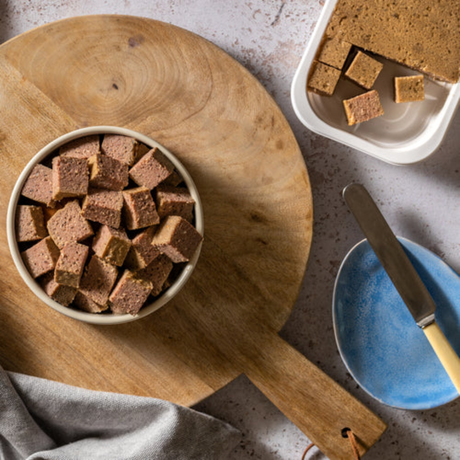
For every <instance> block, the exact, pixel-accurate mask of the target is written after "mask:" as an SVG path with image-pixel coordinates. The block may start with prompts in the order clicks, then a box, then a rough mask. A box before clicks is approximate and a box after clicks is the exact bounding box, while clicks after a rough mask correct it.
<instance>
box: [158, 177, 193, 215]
mask: <svg viewBox="0 0 460 460" xmlns="http://www.w3.org/2000/svg"><path fill="white" fill-rule="evenodd" d="M156 204H157V212H158V215H159V216H160V219H163V217H166V216H181V217H183V218H184V219H187V220H188V221H191V220H192V219H193V206H194V204H195V200H194V199H193V198H192V197H191V195H190V192H189V191H188V190H187V189H186V188H179V187H171V186H169V185H163V184H160V185H159V186H158V188H157V195H156Z"/></svg>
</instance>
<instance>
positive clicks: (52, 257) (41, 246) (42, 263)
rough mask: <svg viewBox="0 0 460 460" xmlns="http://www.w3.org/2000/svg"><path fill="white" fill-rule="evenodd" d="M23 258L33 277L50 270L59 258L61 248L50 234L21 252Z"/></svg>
mask: <svg viewBox="0 0 460 460" xmlns="http://www.w3.org/2000/svg"><path fill="white" fill-rule="evenodd" d="M21 256H22V260H23V261H24V265H25V266H26V268H27V270H28V271H29V273H30V274H31V276H32V278H38V277H39V276H41V275H44V274H45V273H48V272H50V271H51V270H53V269H54V267H55V266H56V262H57V260H58V259H59V249H58V247H57V246H56V245H55V244H54V242H53V240H52V239H51V238H50V237H49V236H48V237H46V238H44V239H43V240H41V241H40V242H38V243H37V244H35V245H34V246H32V247H31V248H29V249H27V250H26V251H24V252H22V253H21Z"/></svg>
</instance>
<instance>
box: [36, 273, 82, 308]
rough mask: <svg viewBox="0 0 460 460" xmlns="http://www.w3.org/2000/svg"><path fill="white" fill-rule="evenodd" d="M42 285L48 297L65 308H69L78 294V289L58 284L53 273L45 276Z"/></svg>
mask: <svg viewBox="0 0 460 460" xmlns="http://www.w3.org/2000/svg"><path fill="white" fill-rule="evenodd" d="M40 284H41V286H42V288H43V290H44V291H45V293H46V295H48V296H49V297H51V298H52V299H53V300H55V301H56V302H57V303H60V304H61V305H63V306H64V307H68V306H69V305H70V304H71V303H72V302H73V300H74V298H75V295H76V294H77V289H76V288H74V287H70V286H65V285H63V284H59V283H57V282H56V280H55V279H54V274H53V273H48V274H47V275H45V276H44V277H43V279H42V280H41V283H40Z"/></svg>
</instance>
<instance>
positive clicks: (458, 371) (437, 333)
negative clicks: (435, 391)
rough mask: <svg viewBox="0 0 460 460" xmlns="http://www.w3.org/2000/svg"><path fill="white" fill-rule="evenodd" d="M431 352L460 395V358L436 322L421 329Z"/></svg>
mask: <svg viewBox="0 0 460 460" xmlns="http://www.w3.org/2000/svg"><path fill="white" fill-rule="evenodd" d="M423 332H424V333H425V335H426V337H427V339H428V340H429V342H430V344H431V346H432V347H433V350H434V351H435V353H436V355H437V356H438V358H439V361H441V364H442V365H443V366H444V369H445V370H446V372H447V374H448V375H449V377H450V379H451V380H452V383H453V384H454V385H455V388H456V389H457V391H458V392H459V393H460V358H459V357H458V355H457V353H455V350H454V349H453V348H452V346H451V344H450V343H449V341H448V340H447V338H446V336H445V335H444V334H443V332H442V331H441V329H440V328H439V326H438V324H437V323H436V322H434V323H431V324H429V325H428V326H425V327H424V328H423Z"/></svg>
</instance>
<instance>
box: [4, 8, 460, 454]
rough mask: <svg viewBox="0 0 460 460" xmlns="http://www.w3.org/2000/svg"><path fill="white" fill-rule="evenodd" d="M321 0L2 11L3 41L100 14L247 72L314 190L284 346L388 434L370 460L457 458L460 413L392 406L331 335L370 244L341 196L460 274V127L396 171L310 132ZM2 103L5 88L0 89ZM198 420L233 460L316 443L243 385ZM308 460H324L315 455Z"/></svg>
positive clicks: (458, 123)
mask: <svg viewBox="0 0 460 460" xmlns="http://www.w3.org/2000/svg"><path fill="white" fill-rule="evenodd" d="M321 7H322V2H321V1H318V0H302V1H300V0H292V1H262V0H253V1H249V0H246V1H236V0H233V1H230V0H228V1H222V0H219V1H211V0H195V1H188V0H187V1H169V2H168V1H166V0H164V1H147V0H139V1H136V2H135V1H127V0H126V1H113V2H111V1H102V0H95V1H81V0H67V1H45V0H41V1H40V0H36V1H34V2H31V1H27V0H14V1H13V0H9V1H5V0H0V40H1V41H5V40H7V39H8V38H11V37H13V36H15V35H17V34H19V33H22V32H24V31H26V30H29V29H31V28H33V27H36V26H38V25H41V24H44V23H47V22H51V21H54V20H57V19H61V18H65V17H70V16H76V15H83V14H96V13H120V14H132V15H138V16H146V17H150V18H154V19H158V20H161V21H165V22H170V23H172V24H175V25H177V26H181V27H184V28H186V29H188V30H191V31H193V32H195V33H198V34H200V35H202V36H203V37H205V38H207V39H209V40H211V41H213V42H214V43H215V44H217V45H218V46H220V47H222V48H223V49H224V50H225V51H227V52H228V53H229V54H230V55H232V56H233V57H234V58H236V59H237V60H238V61H239V62H241V63H242V64H243V65H245V66H246V67H247V68H248V69H249V70H250V71H251V72H252V73H253V74H254V75H255V76H256V77H257V78H258V79H259V80H260V81H261V82H262V84H263V85H264V86H265V87H266V89H267V90H268V91H269V92H270V93H271V94H272V95H273V97H274V98H275V100H276V101H277V102H278V104H279V105H280V107H281V109H282V110H283V112H284V113H285V115H286V117H287V119H288V121H289V122H290V123H291V126H292V127H293V129H294V132H295V134H296V136H297V140H298V142H299V144H300V147H301V149H302V152H303V154H304V157H305V160H306V162H307V166H308V170H309V173H310V178H311V181H312V187H313V198H314V206H315V221H316V222H315V228H314V231H315V233H314V238H313V245H312V252H311V258H310V263H309V267H308V270H307V273H306V276H305V281H304V285H303V289H302V292H301V294H300V297H299V299H298V302H297V305H296V307H295V309H294V312H293V314H292V316H291V318H290V320H289V321H288V323H287V324H286V326H285V327H284V329H283V331H282V333H281V335H282V336H283V338H285V339H286V340H288V341H289V342H290V343H291V344H292V345H293V346H295V347H296V348H297V349H298V350H299V351H301V352H302V353H303V354H305V355H306V356H307V357H308V358H309V359H310V360H312V361H313V362H315V363H317V364H318V365H319V367H320V368H321V369H323V370H324V371H325V372H327V373H328V374H329V375H330V376H331V377H333V378H334V379H335V380H336V381H338V382H339V383H340V384H342V385H343V386H344V387H345V388H347V389H348V390H349V391H350V392H352V393H353V394H354V395H355V396H357V397H358V398H359V399H360V400H361V401H363V402H365V403H366V404H368V405H369V407H371V408H372V409H373V410H374V411H375V412H376V413H377V414H379V415H380V416H381V417H382V418H383V419H384V420H385V421H386V422H387V423H388V425H389V429H388V431H387V432H386V434H384V436H383V437H382V438H381V440H380V441H379V442H378V443H377V444H376V445H375V446H374V447H373V448H372V449H371V451H370V452H369V453H368V454H367V455H366V457H365V458H366V459H369V460H384V459H385V460H386V459H411V458H417V459H419V460H432V459H455V458H458V456H459V453H458V452H460V441H459V437H458V426H459V425H460V402H459V401H458V400H457V401H455V402H453V403H451V404H449V405H447V406H444V407H440V408H437V409H433V410H430V411H401V410H396V409H392V408H389V407H385V406H383V405H381V404H379V403H378V402H377V401H374V400H373V399H372V398H370V397H369V396H368V395H366V393H365V392H364V391H363V390H361V389H360V388H359V387H358V386H357V384H356V383H355V382H354V381H353V379H352V378H351V376H350V375H349V374H348V373H347V371H346V368H345V366H344V365H343V363H342V361H341V359H340V356H339V354H338V351H337V348H336V345H335V340H334V335H333V328H332V318H331V301H332V287H333V283H334V279H335V275H336V273H337V269H338V267H339V264H340V262H341V260H342V258H343V257H344V256H345V254H346V253H347V251H348V250H349V249H350V248H351V247H352V246H353V245H354V244H355V243H356V242H358V241H359V240H361V239H362V236H361V234H360V232H359V230H358V228H357V226H356V224H355V223H354V221H353V219H352V217H351V216H350V214H349V213H348V212H347V210H346V208H345V206H344V204H343V202H342V200H341V198H340V191H341V190H342V188H343V187H344V186H345V185H346V184H348V183H349V182H352V181H359V182H362V183H364V184H365V185H366V186H367V188H368V189H369V191H370V192H371V194H372V195H373V196H374V197H375V198H377V201H378V203H379V205H380V206H381V209H382V211H383V212H384V214H385V216H386V217H387V219H388V221H389V223H390V224H391V226H392V227H393V228H394V230H395V231H396V233H398V234H400V235H402V236H405V237H407V238H410V239H412V240H414V241H416V242H418V243H421V244H423V245H425V246H426V247H428V248H429V249H431V250H433V251H434V252H436V253H437V254H439V255H440V256H441V257H443V258H444V259H445V260H446V262H448V263H449V264H451V265H452V266H453V267H454V268H455V269H457V271H460V237H459V232H458V228H460V212H459V208H458V202H459V193H460V155H459V151H458V149H459V148H458V145H459V141H460V134H459V132H460V116H459V115H458V114H457V116H456V117H455V118H454V121H453V123H452V126H451V128H450V130H449V132H448V135H447V137H446V139H445V140H444V142H443V144H442V146H441V148H440V149H439V150H438V152H436V153H435V154H434V155H433V156H432V157H431V158H430V159H429V160H428V161H426V162H425V163H423V164H420V165H416V166H410V167H395V166H391V165H387V164H384V163H382V162H379V161H378V160H375V159H372V158H370V157H368V156H366V155H365V154H363V153H360V152H357V151H354V150H352V149H349V148H347V147H344V146H342V145H340V144H337V143H335V142H332V141H329V140H327V139H325V138H323V137H321V136H317V135H315V134H313V133H312V132H310V131H308V130H307V129H306V128H304V127H303V126H302V125H301V124H300V122H299V121H298V120H297V118H296V117H295V114H294V112H293V110H292V106H291V103H290V97H289V92H290V84H291V81H292V77H293V75H294V72H295V69H296V67H297V65H298V63H299V61H300V58H301V55H302V53H303V50H304V48H305V45H306V43H307V41H308V39H309V37H310V35H311V34H312V31H313V28H314V26H315V23H316V21H317V19H318V16H319V13H320V11H321ZM0 93H1V88H0ZM197 409H198V410H201V411H204V412H206V413H209V414H211V415H214V416H216V417H218V418H221V419H223V420H226V421H228V422H230V423H232V424H233V425H234V426H236V427H237V428H239V429H240V430H241V431H242V432H243V438H242V442H241V445H240V446H239V447H238V448H237V449H236V450H235V451H234V452H233V454H232V456H231V460H234V459H235V460H236V459H264V460H274V459H283V460H284V459H286V460H287V459H300V457H301V455H302V452H303V450H304V448H305V446H306V445H307V444H308V439H307V438H306V437H305V436H304V435H303V434H302V433H301V432H300V431H299V430H298V429H297V428H296V427H295V426H294V425H293V424H292V423H290V422H289V421H288V420H287V419H286V418H285V417H284V416H283V415H282V414H280V413H279V411H278V410H277V409H276V408H275V407H274V406H273V405H272V404H271V403H270V402H269V401H268V400H266V399H265V397H264V396H263V395H262V394H261V393H260V392H259V391H258V390H257V389H256V388H255V387H253V386H252V384H251V383H250V382H249V381H248V380H247V379H246V378H244V377H241V378H239V379H237V380H236V381H234V382H233V383H231V384H230V385H229V386H228V387H226V388H224V389H223V390H221V391H219V392H218V393H217V394H215V395H214V396H212V397H211V398H209V399H208V400H206V401H204V402H203V403H201V404H200V405H199V406H198V407H197ZM310 458H315V459H318V460H319V458H323V457H321V456H320V455H319V454H314V455H311V456H310Z"/></svg>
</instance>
